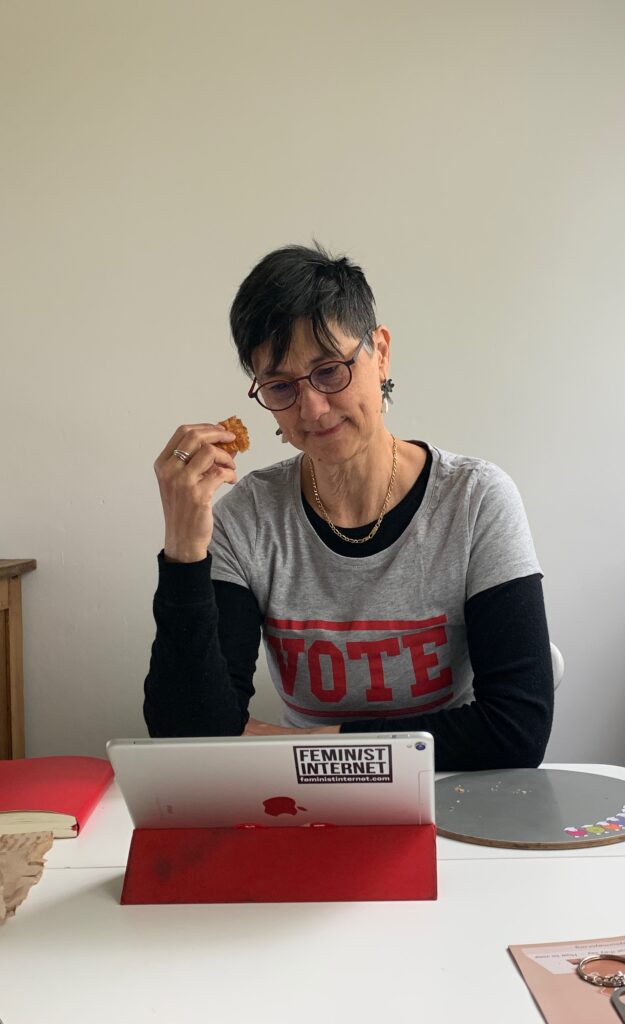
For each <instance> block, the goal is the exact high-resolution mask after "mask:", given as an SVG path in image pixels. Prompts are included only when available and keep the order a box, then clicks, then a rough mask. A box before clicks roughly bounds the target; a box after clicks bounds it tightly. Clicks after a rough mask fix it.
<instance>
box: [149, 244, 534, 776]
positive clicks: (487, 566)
mask: <svg viewBox="0 0 625 1024" xmlns="http://www.w3.org/2000/svg"><path fill="white" fill-rule="evenodd" d="M230 320H231V327H232V333H233V337H234V340H235V344H236V346H237V349H238V353H239V358H240V361H241V364H242V366H243V368H244V369H245V370H246V371H247V372H248V373H249V374H250V376H253V378H254V379H253V382H252V387H251V388H250V392H249V395H250V397H252V398H254V399H256V400H257V401H258V402H260V404H261V405H263V406H264V407H265V408H267V409H268V415H273V416H274V418H275V420H276V422H277V424H278V430H277V433H278V434H282V437H283V439H285V440H287V441H288V442H290V444H291V445H293V446H294V447H295V448H297V449H299V452H300V453H301V454H299V455H297V456H295V457H294V458H291V459H287V460H286V461H284V462H279V463H277V464H275V465H272V466H269V467H268V468H267V469H263V470H259V471H255V472H252V473H249V474H248V475H247V476H246V477H245V478H244V479H243V480H242V481H241V482H239V483H236V472H235V463H234V459H233V458H232V456H230V455H229V454H227V453H226V452H225V451H224V450H223V449H222V448H221V447H219V443H220V442H221V443H223V442H226V441H228V440H231V439H232V435H231V434H228V433H227V432H226V431H225V430H224V429H223V428H222V427H221V426H219V425H217V426H215V425H213V424H198V425H195V426H183V427H180V428H179V429H178V430H177V431H176V433H175V434H174V435H173V437H172V438H171V440H170V441H169V443H168V444H167V445H166V447H165V449H164V450H163V452H162V453H161V455H160V456H159V458H158V459H157V461H156V464H155V469H156V474H157V477H158V480H159V486H160V490H161V497H162V501H163V507H164V512H165V524H166V527H165V546H164V549H163V552H161V555H160V556H159V566H160V570H159V584H158V589H157V592H156V596H155V600H154V614H155V619H156V624H157V633H156V639H155V642H154V645H153V649H152V659H151V664H150V672H149V675H148V677H147V680H146V686H145V705H144V713H145V718H146V722H147V724H148V728H149V731H150V734H151V735H152V736H184V735H189V736H208V735H240V734H241V733H244V734H246V735H266V734H273V733H283V732H295V733H297V732H303V733H310V732H324V733H327V732H368V731H375V732H380V731H387V730H388V731H393V732H396V731H401V730H404V729H425V730H428V731H429V732H431V733H432V734H433V735H434V738H435V751H436V767H437V768H438V769H439V770H444V769H465V770H472V769H473V770H475V769H485V768H506V767H521V766H524V767H528V766H535V765H537V764H539V763H540V761H541V760H542V757H543V755H544V751H545V747H546V744H547V740H548V738H549V732H550V729H551V720H552V713H553V678H552V671H551V658H550V649H549V637H548V631H547V624H546V620H545V611H544V602H543V597H542V586H541V573H540V567H539V565H538V562H537V560H536V555H535V552H534V547H533V544H532V539H531V536H530V532H529V527H528V525H527V520H526V517H525V512H524V510H523V505H522V503H521V499H520V497H519V495H518V492H517V490H516V488H515V486H514V484H513V483H512V481H511V480H510V478H509V477H508V476H507V475H506V474H505V473H504V472H503V471H502V470H500V469H498V468H497V467H496V466H494V465H492V464H490V463H488V462H485V461H484V460H481V459H474V458H468V457H465V456H460V455H452V454H450V453H448V452H444V451H441V450H439V449H437V448H436V447H434V446H433V445H430V444H426V443H424V442H421V441H404V440H399V439H396V438H394V437H393V436H392V435H391V433H390V432H389V430H388V429H387V427H386V424H385V421H384V409H385V408H386V406H387V399H388V397H389V395H390V391H391V389H392V387H393V384H392V381H391V380H390V378H389V368H390V362H389V356H390V341H391V337H390V334H389V331H388V330H387V328H386V327H385V326H384V325H381V324H377V325H376V319H375V314H374V300H373V294H372V292H371V289H370V288H369V285H368V284H367V281H366V279H365V277H364V275H363V273H362V271H361V270H360V268H359V267H357V266H355V265H353V264H352V263H351V262H349V261H348V260H347V259H345V258H343V259H339V260H335V259H333V258H331V257H330V256H329V255H328V254H327V253H325V252H324V251H323V250H321V249H317V250H311V249H306V248H303V247H300V246H289V247H287V248H284V249H280V250H277V251H275V252H272V253H270V254H269V255H268V256H266V257H265V258H264V259H262V260H261V261H260V263H259V264H258V265H257V266H256V267H255V268H254V269H253V270H252V272H251V273H250V274H249V276H248V277H247V278H246V280H245V281H244V282H243V284H242V285H241V287H240V288H239V291H238V293H237V296H236V298H235V300H234V303H233V306H232V310H231V317H230ZM417 387H418V384H417ZM224 483H230V484H234V483H236V486H234V487H233V488H232V490H230V491H229V492H228V493H226V494H224V495H223V496H222V497H221V499H220V500H219V502H218V503H217V504H216V505H213V502H214V499H215V497H216V495H217V492H218V491H219V489H220V488H221V486H222V484H224ZM207 551H208V554H207ZM261 634H262V636H263V639H264V642H265V645H266V650H267V659H268V664H269V668H270V671H271V674H272V678H273V681H274V684H275V685H276V687H277V690H278V692H279V694H280V697H281V699H282V702H283V704H282V707H283V725H282V726H278V725H272V724H268V723H261V722H256V721H254V720H251V719H249V717H248V703H249V700H250V698H251V697H252V695H253V693H254V688H253V684H252V679H253V674H254V669H255V665H256V659H257V655H258V649H259V644H260V638H261Z"/></svg>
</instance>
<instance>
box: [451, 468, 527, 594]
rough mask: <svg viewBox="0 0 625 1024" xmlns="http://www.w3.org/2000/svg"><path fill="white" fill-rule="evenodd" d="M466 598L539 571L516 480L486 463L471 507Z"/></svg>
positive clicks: (473, 490) (473, 492)
mask: <svg viewBox="0 0 625 1024" xmlns="http://www.w3.org/2000/svg"><path fill="white" fill-rule="evenodd" d="M468 518H469V522H468V529H469V536H470V551H469V563H468V567H467V576H466V592H465V596H466V600H470V599H471V598H472V597H474V596H475V595H476V594H479V593H482V592H483V591H485V590H487V589H489V588H490V587H494V586H497V585H498V584H500V583H505V582H507V581H508V580H514V579H518V578H519V577H522V576H531V575H533V574H535V573H540V571H541V569H540V565H539V563H538V559H537V557H536V552H535V550H534V542H533V540H532V535H531V532H530V527H529V523H528V521H527V515H526V513H525V508H524V506H523V501H522V499H521V495H520V494H519V491H518V489H517V487H516V484H515V483H514V481H513V480H512V479H511V478H510V477H509V476H508V474H507V473H505V472H504V470H503V469H500V468H499V466H495V465H494V464H493V463H490V462H484V463H483V464H482V468H481V472H480V473H479V474H478V475H477V477H476V481H475V483H474V486H473V489H472V492H471V497H470V501H469V509H468Z"/></svg>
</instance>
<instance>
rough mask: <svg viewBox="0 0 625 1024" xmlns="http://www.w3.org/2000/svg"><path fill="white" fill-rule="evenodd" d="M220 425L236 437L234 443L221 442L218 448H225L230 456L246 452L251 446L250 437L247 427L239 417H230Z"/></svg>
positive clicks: (221, 421)
mask: <svg viewBox="0 0 625 1024" xmlns="http://www.w3.org/2000/svg"><path fill="white" fill-rule="evenodd" d="M219 423H220V425H221V426H222V427H225V428H226V430H230V431H231V432H232V433H233V434H235V435H236V436H235V439H234V441H219V442H218V444H217V447H218V448H223V450H224V451H225V452H229V453H230V455H236V453H237V452H246V451H247V449H248V448H249V446H250V435H249V434H248V432H247V427H246V426H245V424H244V423H242V422H241V420H240V419H239V417H238V416H228V419H227V420H220V421H219Z"/></svg>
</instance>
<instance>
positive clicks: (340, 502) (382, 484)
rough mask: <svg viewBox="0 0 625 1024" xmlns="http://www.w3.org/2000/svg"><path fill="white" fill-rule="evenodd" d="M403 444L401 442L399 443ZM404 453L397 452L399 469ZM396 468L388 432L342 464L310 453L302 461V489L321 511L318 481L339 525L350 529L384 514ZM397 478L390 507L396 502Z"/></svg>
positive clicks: (328, 509)
mask: <svg viewBox="0 0 625 1024" xmlns="http://www.w3.org/2000/svg"><path fill="white" fill-rule="evenodd" d="M398 445H399V442H398ZM399 461H400V456H399V453H398V454H397V463H398V466H397V471H399ZM392 471H393V437H392V435H391V434H390V433H389V432H388V431H387V430H384V431H383V432H381V434H380V436H379V437H378V438H375V439H372V440H371V441H370V442H369V444H368V445H367V446H366V448H364V449H362V450H361V451H359V452H357V453H355V454H354V455H353V456H352V457H351V458H350V459H348V460H346V461H345V462H341V463H339V464H338V465H337V464H332V463H328V462H325V461H323V460H321V459H315V460H314V461H313V462H312V472H311V462H310V461H309V457H308V456H306V455H305V456H304V458H303V460H302V490H303V492H304V496H305V498H306V500H307V501H308V503H309V504H310V505H312V507H313V508H314V509H315V510H316V511H317V512H321V510H320V508H319V505H318V503H317V500H316V498H315V488H314V483H316V487H317V494H318V495H319V498H320V500H321V502H322V504H323V507H324V509H325V511H326V513H327V515H328V517H329V518H330V519H331V521H332V522H333V523H334V524H335V525H336V526H343V527H345V528H346V529H349V528H350V527H355V526H363V525H364V524H366V523H370V522H373V521H374V520H376V519H377V517H378V516H379V514H380V509H381V508H382V505H383V502H384V499H385V497H386V494H387V492H388V488H389V482H390V479H391V474H392ZM396 485H397V481H396V480H395V481H394V485H393V491H392V493H391V496H390V499H389V503H388V508H390V507H392V505H393V504H395V503H396V502H395V500H394V491H395V486H396Z"/></svg>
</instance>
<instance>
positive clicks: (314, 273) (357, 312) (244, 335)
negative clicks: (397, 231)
mask: <svg viewBox="0 0 625 1024" xmlns="http://www.w3.org/2000/svg"><path fill="white" fill-rule="evenodd" d="M374 306H375V299H374V297H373V292H372V291H371V288H370V287H369V285H368V283H367V280H366V278H365V275H364V274H363V272H362V270H361V269H360V267H358V266H356V264H354V263H352V262H351V261H350V260H349V259H348V258H347V257H346V256H342V257H340V258H335V257H334V256H331V255H330V253H328V252H326V250H325V249H323V248H322V247H321V246H320V245H319V244H318V243H317V242H315V248H314V249H308V248H306V247H305V246H303V245H287V246H285V247H284V248H282V249H276V250H274V251H273V252H270V253H268V254H267V256H264V257H263V258H262V260H261V261H260V262H259V263H257V264H256V266H255V267H254V269H253V270H252V271H251V272H250V273H249V274H248V276H247V277H246V278H245V280H244V281H243V283H242V284H241V286H240V288H239V290H238V292H237V294H236V296H235V299H234V302H233V303H232V308H231V310H230V328H231V330H232V337H233V338H234V343H235V345H236V348H237V352H238V354H239V360H240V363H241V365H242V367H243V369H244V370H245V371H246V372H247V373H249V374H250V376H251V375H252V374H253V372H254V370H253V367H252V362H251V357H252V353H253V351H254V349H255V348H257V347H258V346H259V345H262V344H263V342H265V341H271V354H272V362H273V364H274V365H275V366H277V365H278V364H279V363H280V362H281V361H282V360H283V359H284V357H285V355H286V353H287V352H288V349H289V345H290V343H291V336H292V332H293V327H294V325H295V324H296V322H297V321H298V320H302V319H305V320H309V321H310V323H311V326H312V330H313V333H314V335H315V338H316V339H317V341H318V343H319V345H320V347H321V349H322V351H324V352H328V353H329V354H330V355H334V354H336V353H337V352H340V347H339V345H338V342H337V340H336V338H335V337H334V336H333V334H332V331H331V330H330V327H329V323H330V322H332V323H335V324H337V325H338V327H340V329H341V330H342V331H344V332H345V333H346V334H350V335H351V336H352V337H354V338H362V337H363V335H365V334H368V333H369V332H370V331H373V330H374V328H375V324H376V322H375V310H374Z"/></svg>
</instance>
